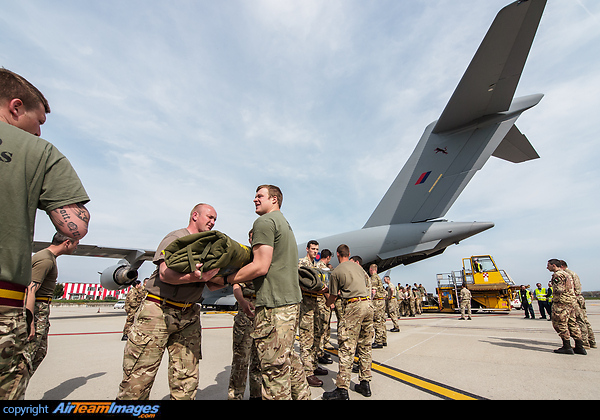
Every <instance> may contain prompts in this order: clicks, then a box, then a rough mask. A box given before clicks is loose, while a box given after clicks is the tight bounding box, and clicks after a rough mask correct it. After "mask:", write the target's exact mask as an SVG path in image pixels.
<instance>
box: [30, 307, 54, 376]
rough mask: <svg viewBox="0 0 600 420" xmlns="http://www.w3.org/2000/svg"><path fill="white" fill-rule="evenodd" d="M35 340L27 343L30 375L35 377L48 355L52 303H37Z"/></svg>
mask: <svg viewBox="0 0 600 420" xmlns="http://www.w3.org/2000/svg"><path fill="white" fill-rule="evenodd" d="M34 317H35V338H34V339H33V340H32V341H30V342H29V343H27V346H26V347H25V357H26V358H27V360H28V361H29V363H30V366H31V370H30V375H31V376H33V374H34V373H35V371H36V370H37V368H38V367H39V366H40V364H41V363H42V360H44V357H46V354H47V353H48V331H50V303H48V302H35V314H34Z"/></svg>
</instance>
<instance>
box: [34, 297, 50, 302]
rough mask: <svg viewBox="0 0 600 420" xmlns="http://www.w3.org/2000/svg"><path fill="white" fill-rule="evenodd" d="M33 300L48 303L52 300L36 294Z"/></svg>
mask: <svg viewBox="0 0 600 420" xmlns="http://www.w3.org/2000/svg"><path fill="white" fill-rule="evenodd" d="M35 301H36V302H48V303H50V302H52V298H51V297H49V296H39V297H38V296H36V297H35Z"/></svg>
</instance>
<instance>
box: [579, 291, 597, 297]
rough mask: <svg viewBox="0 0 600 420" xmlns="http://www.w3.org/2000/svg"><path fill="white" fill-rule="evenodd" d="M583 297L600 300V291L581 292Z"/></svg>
mask: <svg viewBox="0 0 600 420" xmlns="http://www.w3.org/2000/svg"><path fill="white" fill-rule="evenodd" d="M581 296H583V297H584V298H600V291H596V292H581Z"/></svg>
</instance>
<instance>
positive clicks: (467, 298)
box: [458, 283, 471, 320]
mask: <svg viewBox="0 0 600 420" xmlns="http://www.w3.org/2000/svg"><path fill="white" fill-rule="evenodd" d="M465 311H467V312H468V314H469V317H468V318H467V319H469V320H471V291H470V290H469V289H467V285H466V284H464V283H463V285H462V287H461V289H460V318H458V319H459V320H464V319H465Z"/></svg>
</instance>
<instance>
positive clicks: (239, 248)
mask: <svg viewBox="0 0 600 420" xmlns="http://www.w3.org/2000/svg"><path fill="white" fill-rule="evenodd" d="M162 252H163V255H164V257H165V263H166V264H167V267H169V268H170V269H171V270H175V271H177V272H179V273H182V274H187V273H191V272H192V271H195V270H196V264H199V263H202V264H203V265H202V268H201V269H200V271H202V272H205V271H208V270H212V269H214V268H220V270H219V272H218V274H217V276H227V275H229V274H231V273H233V272H235V271H237V270H239V269H240V268H242V267H243V266H244V265H246V264H248V263H250V262H251V261H252V250H251V249H250V247H248V246H245V245H242V244H240V243H239V242H236V241H234V240H233V239H231V238H230V237H229V236H227V235H225V234H224V233H221V232H219V231H217V230H211V231H208V232H201V233H194V234H192V235H187V236H184V237H182V238H179V239H176V240H174V241H173V242H171V243H170V244H169V246H167V247H166V248H165V249H164V250H163V251H162Z"/></svg>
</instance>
